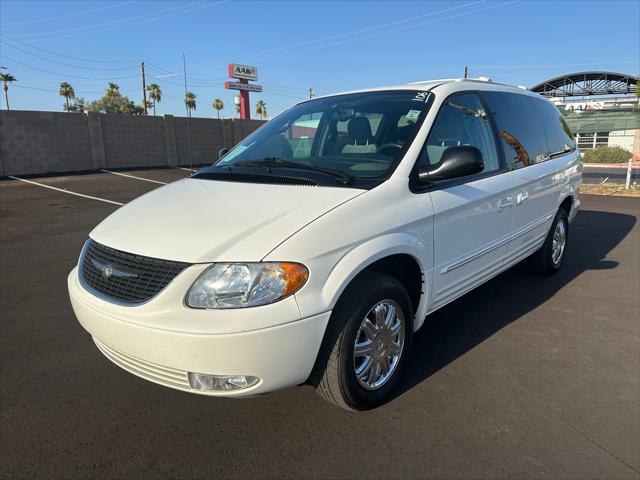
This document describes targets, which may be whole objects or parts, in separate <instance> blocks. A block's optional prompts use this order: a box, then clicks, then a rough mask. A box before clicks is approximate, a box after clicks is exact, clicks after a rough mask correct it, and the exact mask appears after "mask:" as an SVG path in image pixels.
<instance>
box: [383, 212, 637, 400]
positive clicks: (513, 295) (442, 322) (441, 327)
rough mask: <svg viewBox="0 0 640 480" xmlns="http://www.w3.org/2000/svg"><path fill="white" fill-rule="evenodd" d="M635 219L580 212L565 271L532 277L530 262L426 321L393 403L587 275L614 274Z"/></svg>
mask: <svg viewBox="0 0 640 480" xmlns="http://www.w3.org/2000/svg"><path fill="white" fill-rule="evenodd" d="M635 223H636V218H635V217H634V216H632V215H624V214H617V213H607V212H599V211H591V210H586V211H581V212H580V213H579V214H578V215H577V217H576V219H575V221H574V222H573V223H572V225H571V237H570V244H569V246H568V250H567V257H566V258H565V264H564V265H563V268H562V270H561V271H560V272H559V273H557V274H556V275H553V276H550V277H544V276H538V275H533V274H531V273H529V272H528V270H527V268H526V262H521V263H520V264H518V265H516V266H514V267H512V268H511V269H509V270H507V271H506V272H504V273H502V274H501V275H499V276H498V277H496V278H494V279H492V280H491V281H489V282H487V283H485V284H484V285H482V286H480V287H478V288H476V289H475V290H473V291H471V292H469V293H467V294H466V295H464V296H463V297H461V298H459V299H458V300H456V301H454V302H452V303H450V304H449V305H447V306H445V307H443V308H441V309H440V310H438V311H436V312H434V313H433V314H431V315H428V316H427V318H426V320H425V323H424V325H423V326H422V327H421V328H420V330H418V332H416V335H415V337H414V342H413V346H412V352H411V357H410V359H409V362H408V363H407V369H406V371H405V374H404V376H403V379H402V381H401V383H400V385H399V386H398V387H399V388H397V389H396V391H395V395H394V397H397V396H399V395H402V394H403V393H404V392H406V391H408V390H410V389H411V388H413V387H414V386H416V385H418V384H419V383H421V382H423V381H424V380H426V379H427V378H429V377H430V376H431V375H433V374H434V373H436V372H437V371H438V370H440V369H442V368H444V367H446V366H447V365H448V364H449V363H451V362H453V361H454V360H456V359H457V358H458V357H460V356H462V355H464V354H465V353H466V352H467V351H469V350H471V349H472V348H474V347H475V346H476V345H478V344H480V343H482V342H483V341H484V340H486V339H487V338H489V337H490V336H491V335H493V334H494V333H496V332H498V331H499V330H500V329H502V328H503V327H505V326H507V325H509V324H510V323H512V322H514V321H516V320H518V319H519V318H521V317H522V316H523V315H525V314H526V313H527V312H529V311H531V310H533V309H535V308H536V307H538V306H540V305H541V304H543V303H544V302H546V301H547V300H548V299H550V298H551V297H553V296H554V295H555V294H556V293H557V292H558V291H559V290H560V289H561V288H562V287H563V286H564V285H566V284H568V283H569V282H571V281H572V280H573V279H575V278H576V277H578V276H579V275H580V274H582V273H583V272H585V271H587V270H603V269H614V268H616V267H617V266H618V262H616V261H612V260H607V255H608V254H609V252H610V251H611V250H613V248H615V247H616V245H618V244H619V243H620V242H621V241H622V240H623V239H624V238H625V237H626V236H627V234H628V233H629V232H630V231H631V229H632V228H633V226H634V225H635Z"/></svg>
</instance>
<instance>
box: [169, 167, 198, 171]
mask: <svg viewBox="0 0 640 480" xmlns="http://www.w3.org/2000/svg"><path fill="white" fill-rule="evenodd" d="M173 168H177V169H178V170H186V171H187V172H192V171H195V168H194V169H191V168H184V167H173Z"/></svg>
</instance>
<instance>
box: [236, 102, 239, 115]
mask: <svg viewBox="0 0 640 480" xmlns="http://www.w3.org/2000/svg"><path fill="white" fill-rule="evenodd" d="M236 113H240V104H239V103H236Z"/></svg>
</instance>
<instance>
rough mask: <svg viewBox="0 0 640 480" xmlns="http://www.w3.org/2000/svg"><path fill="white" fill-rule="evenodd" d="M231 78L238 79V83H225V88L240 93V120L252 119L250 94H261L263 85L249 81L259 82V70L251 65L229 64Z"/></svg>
mask: <svg viewBox="0 0 640 480" xmlns="http://www.w3.org/2000/svg"><path fill="white" fill-rule="evenodd" d="M229 77H231V78H237V79H238V81H237V82H233V81H228V82H225V84H224V88H226V89H229V90H239V91H240V118H243V119H249V118H251V104H250V103H249V92H261V91H262V85H257V84H255V83H249V80H252V81H254V80H258V69H257V68H256V67H251V66H249V65H239V64H237V63H230V64H229Z"/></svg>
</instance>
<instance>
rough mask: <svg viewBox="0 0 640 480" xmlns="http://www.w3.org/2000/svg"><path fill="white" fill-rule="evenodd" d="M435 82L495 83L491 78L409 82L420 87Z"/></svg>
mask: <svg viewBox="0 0 640 480" xmlns="http://www.w3.org/2000/svg"><path fill="white" fill-rule="evenodd" d="M435 82H482V83H495V82H494V81H493V80H491V78H489V77H475V78H471V77H467V78H438V79H433V80H421V81H418V82H409V83H408V85H418V84H420V83H435Z"/></svg>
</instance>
